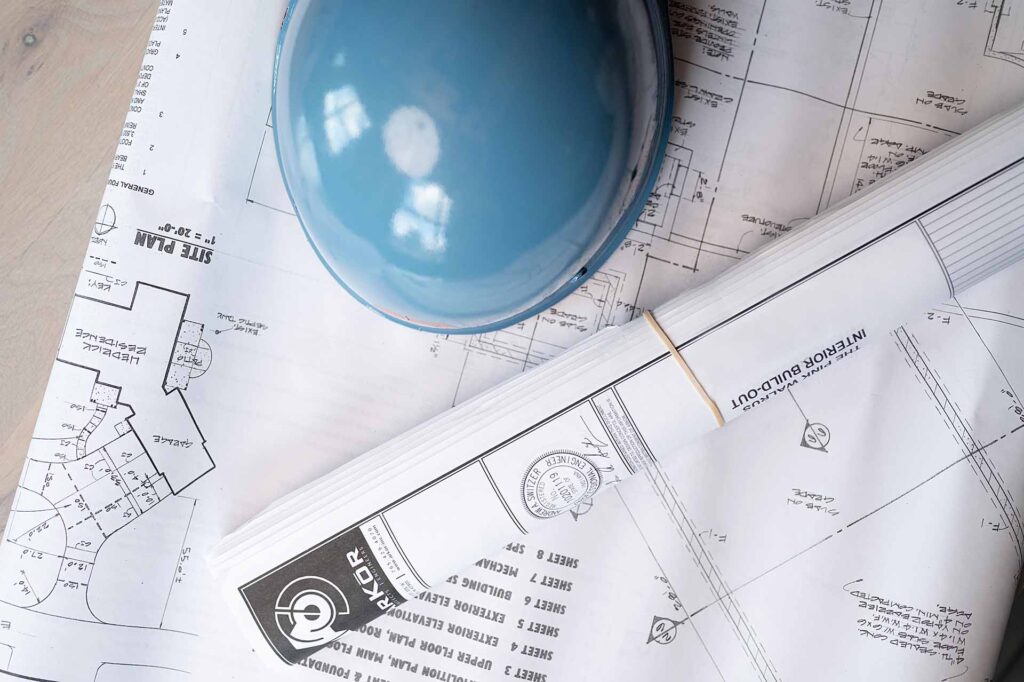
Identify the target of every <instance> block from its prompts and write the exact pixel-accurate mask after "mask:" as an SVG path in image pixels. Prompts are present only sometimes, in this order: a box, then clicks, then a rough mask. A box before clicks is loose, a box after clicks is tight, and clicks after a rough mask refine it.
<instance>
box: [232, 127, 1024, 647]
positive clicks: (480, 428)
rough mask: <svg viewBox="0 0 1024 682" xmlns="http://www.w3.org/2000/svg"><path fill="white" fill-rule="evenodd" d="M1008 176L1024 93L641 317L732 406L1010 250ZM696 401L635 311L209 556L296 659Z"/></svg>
mask: <svg viewBox="0 0 1024 682" xmlns="http://www.w3.org/2000/svg"><path fill="white" fill-rule="evenodd" d="M954 164H955V165H954ZM954 169H955V170H954ZM1022 189H1024V108H1020V109H1017V110H1014V111H1012V112H1011V113H1008V114H1006V115H1004V116H1000V117H996V118H994V119H992V120H991V121H988V122H986V123H985V124H983V125H981V126H978V127H977V128H975V129H974V130H971V131H970V132H969V133H967V134H965V135H963V136H962V137H960V138H959V139H957V140H955V141H952V142H950V143H948V144H946V145H945V146H943V147H942V148H941V149H939V150H936V151H934V152H932V153H931V154H930V155H929V156H928V157H927V158H926V159H923V160H922V161H921V162H919V163H917V164H915V165H914V166H913V167H912V168H908V169H907V170H906V172H904V173H901V174H899V175H898V176H894V177H892V178H891V179H889V180H887V181H886V182H885V184H884V187H883V186H879V187H878V188H877V189H873V190H872V191H870V192H866V193H865V194H864V195H862V196H861V197H860V198H859V199H857V200H855V201H852V202H849V203H847V204H846V205H845V206H843V207H842V208H837V209H833V210H831V211H829V212H827V214H824V215H822V216H820V217H818V218H815V219H813V220H811V221H810V222H809V223H808V224H807V225H806V227H804V228H803V229H802V230H800V231H799V232H794V233H793V234H791V235H788V236H787V237H785V238H784V239H780V240H779V241H778V242H777V243H776V244H774V245H772V246H771V247H770V248H767V249H764V250H762V251H760V252H758V253H757V254H754V255H751V256H750V257H748V258H747V259H746V260H745V261H744V262H742V263H741V264H739V265H737V266H735V267H734V268H733V269H731V270H729V271H728V272H726V273H724V274H722V275H720V276H719V277H718V278H716V279H715V280H713V281H711V282H708V283H707V284H705V285H704V286H702V287H700V288H698V289H695V290H694V291H692V292H688V293H686V294H683V295H681V296H679V297H677V298H675V299H672V300H671V301H669V302H668V303H666V304H664V305H663V306H661V307H659V308H658V309H657V311H656V314H657V315H658V317H659V318H660V319H661V324H662V326H663V328H664V329H665V331H666V332H667V334H668V335H669V337H671V338H672V339H674V343H676V344H677V347H678V348H680V349H681V350H682V351H683V352H684V353H685V354H686V356H687V357H688V359H689V363H690V364H692V365H693V367H695V368H696V371H697V372H698V373H699V375H700V376H701V382H702V384H703V385H704V386H705V387H706V388H707V390H708V392H709V393H710V394H711V395H714V396H719V400H722V399H724V400H726V401H728V402H726V403H725V404H724V405H723V406H724V407H725V408H726V413H725V414H726V415H727V417H729V418H731V417H735V416H738V415H740V414H743V413H744V411H746V410H748V409H749V408H751V407H753V406H756V405H760V404H763V403H765V402H766V401H768V400H769V399H771V398H773V397H777V396H780V395H783V394H784V393H785V392H786V391H787V390H790V389H791V388H792V387H793V386H795V385H797V384H798V383H799V382H806V381H808V380H811V379H812V377H814V376H815V375H816V374H817V373H819V372H823V371H824V370H827V369H828V368H829V367H831V366H834V365H837V364H838V363H839V362H841V361H844V360H846V359H847V358H850V357H852V356H853V354H854V353H856V352H857V351H858V350H860V349H861V347H862V345H864V344H867V343H868V342H869V339H871V338H872V337H874V336H876V335H878V334H880V333H881V334H884V333H885V331H887V330H888V328H889V326H890V325H893V324H896V321H897V320H900V319H903V316H904V315H911V314H913V313H912V311H915V310H918V309H921V308H923V307H924V306H925V302H926V301H929V300H932V301H936V302H938V301H941V300H942V299H943V298H944V297H946V296H955V295H957V294H963V293H964V292H965V290H966V288H967V287H968V285H969V284H971V283H974V282H979V281H983V280H984V278H986V277H987V276H988V275H990V274H993V273H995V272H997V271H998V270H999V269H1000V268H1001V267H1002V266H1004V265H1008V264H1010V265H1012V264H1013V263H1014V262H1015V260H1016V259H1017V258H1019V256H1021V255H1024V197H1022V191H1021V190H1022ZM810 311H814V314H813V315H812V314H811V313H810ZM709 416H710V415H709V410H708V408H707V407H706V406H705V405H704V404H703V403H702V401H701V399H700V398H699V397H698V395H697V392H696V391H695V390H694V389H693V387H692V386H690V385H689V384H688V383H687V382H685V381H681V380H680V377H679V368H678V367H677V366H676V364H675V363H674V361H673V359H672V357H671V356H670V355H669V353H668V352H667V351H666V350H665V348H664V346H663V345H662V344H661V343H660V339H657V338H656V337H655V336H654V335H653V334H652V332H651V329H649V328H648V326H647V325H646V324H645V323H644V322H642V321H640V320H637V321H634V322H632V323H630V324H629V325H627V326H624V327H621V328H615V329H608V330H605V331H604V332H602V333H600V334H598V335H596V336H595V337H594V338H592V339H590V340H588V341H587V342H585V343H582V344H580V345H579V346H577V347H576V348H574V349H572V350H570V351H569V352H567V353H566V354H564V355H563V356H561V357H559V358H557V359H555V360H552V361H551V362H550V363H549V364H547V365H545V366H544V367H542V368H539V369H537V370H535V371H534V372H532V373H529V374H527V375H526V376H524V377H522V378H519V379H516V380H513V381H509V382H506V383H505V384H502V385H501V386H500V387H497V388H495V389H494V390H491V391H489V392H486V393H484V394H482V395H480V396H478V397H477V398H474V399H472V400H470V401H467V402H466V403H464V404H463V405H460V406H458V407H457V408H455V409H453V410H451V411H450V412H447V413H446V414H444V415H442V416H440V417H438V418H436V419H433V420H431V421H429V422H427V423H425V424H423V425H422V426H420V427H418V428H416V429H413V430H412V431H410V432H408V433H406V434H403V435H402V436H401V437H399V438H396V439H394V440H392V441H390V442H388V443H386V444H384V445H382V446H380V447H379V448H376V449H374V450H372V451H370V452H369V453H367V454H366V455H365V456H363V457H361V458H359V459H358V460H356V461H355V462H352V463H351V464H350V465H347V466H343V467H340V468H339V469H337V470H336V471H335V472H332V473H331V474H330V475H329V476H325V477H323V478H322V479H320V480H319V481H316V482H315V483H313V484H311V485H309V486H306V487H305V488H302V489H300V490H298V491H296V492H295V493H292V494H291V495H289V496H288V497H286V498H285V499H283V500H281V501H280V502H277V503H276V504H275V505H274V507H273V508H272V509H270V510H268V511H267V512H266V513H264V514H262V515H260V516H258V517H257V518H256V519H254V520H253V521H252V522H251V523H249V524H247V525H246V526H244V527H242V528H241V529H240V530H239V531H237V532H236V533H233V534H232V535H231V536H229V537H228V538H227V539H226V540H225V541H224V543H222V545H221V546H219V547H218V548H217V549H216V550H215V555H214V557H212V563H213V565H214V566H215V567H216V569H217V571H218V572H219V573H221V574H222V575H221V580H222V582H223V583H224V589H225V593H226V594H225V596H226V597H227V601H228V603H229V604H231V605H232V606H233V607H235V609H236V610H237V611H238V612H239V614H240V615H241V617H242V618H241V620H242V621H243V622H248V625H249V628H248V629H249V630H250V635H251V636H252V638H253V639H254V640H255V641H257V642H258V643H259V642H260V639H262V640H264V642H265V643H266V645H267V647H268V648H271V649H272V650H273V652H274V653H276V654H277V655H278V656H279V657H280V658H281V659H282V660H283V661H285V662H287V663H296V662H298V661H299V660H301V659H303V658H305V657H307V656H309V655H310V654H311V653H314V652H316V651H317V650H318V649H319V648H322V647H324V646H326V645H327V644H328V643H329V642H331V641H332V640H334V639H336V638H337V637H339V636H340V635H342V634H344V633H345V632H347V631H349V630H354V629H357V628H359V627H361V626H363V625H366V624H368V623H369V622H371V621H374V619H376V618H379V617H381V616H382V615H384V614H385V613H386V612H387V611H389V610H391V609H393V608H396V607H397V606H399V605H400V604H401V603H402V602H403V601H405V600H406V599H410V598H413V597H415V596H416V595H418V594H419V593H420V592H423V591H424V590H427V589H429V588H431V587H433V586H435V585H439V584H441V583H442V582H443V581H444V580H445V578H446V577H448V576H449V575H451V574H452V573H454V572H455V571H458V570H461V569H462V568H464V567H465V566H466V565H469V564H471V563H472V562H473V560H474V559H475V558H476V557H479V556H480V555H482V554H485V553H488V552H490V551H493V550H494V549H496V548H498V547H500V546H501V545H502V544H503V543H504V542H505V541H507V540H509V539H520V538H522V536H523V535H526V534H527V533H529V532H531V531H534V530H536V529H538V528H539V527H540V525H541V524H542V522H543V521H545V520H547V519H550V518H552V517H555V516H557V515H559V514H562V513H565V512H569V511H571V510H572V509H574V508H576V507H578V506H579V505H581V504H600V502H599V501H597V500H594V499H593V498H594V496H595V495H596V494H597V493H599V492H600V491H601V490H603V489H605V488H608V487H611V486H614V485H615V484H617V483H620V482H622V481H624V480H625V479H628V478H629V477H630V476H632V475H634V474H636V473H637V472H639V471H641V470H643V469H645V468H646V467H648V466H649V465H651V464H654V463H658V462H664V461H666V460H668V459H670V458H671V456H672V454H673V453H674V452H676V451H678V450H679V449H680V448H681V447H683V446H685V445H686V444H688V443H689V442H690V441H692V440H694V439H695V438H696V437H697V436H699V435H701V434H704V433H707V432H708V431H710V430H711V428H712V427H713V424H708V421H709ZM311 510H312V511H311ZM246 616H249V619H248V620H247V619H246Z"/></svg>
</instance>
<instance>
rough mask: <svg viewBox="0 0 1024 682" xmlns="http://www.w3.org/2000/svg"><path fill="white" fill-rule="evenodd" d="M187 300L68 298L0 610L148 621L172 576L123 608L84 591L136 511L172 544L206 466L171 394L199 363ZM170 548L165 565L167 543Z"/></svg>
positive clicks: (178, 398)
mask: <svg viewBox="0 0 1024 682" xmlns="http://www.w3.org/2000/svg"><path fill="white" fill-rule="evenodd" d="M187 302H188V296H187V295H185V294H181V293H178V292H173V291H169V290H166V289H162V288H159V287H154V286H152V285H148V284H138V285H136V288H135V296H134V297H133V299H132V301H131V304H130V305H128V306H125V307H122V306H117V305H112V304H109V303H106V302H103V301H100V300H98V299H92V298H87V297H82V296H79V297H77V298H76V300H75V303H74V305H73V306H72V310H71V314H70V315H69V318H68V323H67V326H66V327H65V330H64V338H63V339H62V341H61V346H60V350H59V351H58V356H57V362H56V364H55V366H54V374H55V376H56V377H57V379H56V381H57V383H58V384H59V385H60V386H61V393H60V395H59V397H58V398H57V399H55V400H51V401H48V402H47V406H46V407H45V408H44V410H43V413H42V414H41V416H40V421H39V425H38V427H37V430H36V435H35V436H34V437H33V439H32V445H31V448H30V451H29V454H28V459H27V462H26V466H25V470H24V472H23V473H22V477H21V481H20V483H19V486H18V489H17V493H16V496H15V500H14V504H13V509H12V512H11V520H10V523H9V525H8V528H7V533H6V535H5V536H4V540H3V544H2V546H0V547H2V548H0V553H2V556H3V558H4V560H3V561H2V562H0V563H2V565H3V567H4V568H3V570H4V577H3V578H2V579H0V590H2V591H0V599H2V600H3V601H4V602H6V603H8V604H11V605H14V606H19V607H22V608H29V609H33V610H36V611H40V612H44V613H48V614H51V615H57V616H61V617H66V618H74V619H78V620H85V621H96V622H103V623H115V624H126V625H146V626H149V627H160V626H161V624H162V617H163V613H162V609H163V607H164V606H165V604H166V598H169V592H170V590H171V589H173V582H168V583H167V584H164V585H159V584H152V583H151V584H149V585H148V586H141V585H139V586H138V588H139V589H140V590H141V591H142V592H141V593H140V594H139V595H136V597H137V601H135V604H134V606H132V607H131V608H129V609H126V608H125V605H124V604H123V603H121V602H119V601H115V602H112V603H111V602H109V597H110V596H111V594H112V593H111V591H110V590H107V589H96V588H95V587H94V584H104V585H105V586H106V587H118V583H119V582H120V580H121V577H120V575H119V572H118V570H117V568H116V565H117V564H116V562H114V563H111V562H110V561H105V560H104V557H105V556H106V554H109V553H110V552H109V550H106V551H105V548H106V547H107V546H108V543H113V544H118V543H120V542H122V538H123V537H125V536H126V535H130V534H131V533H130V528H131V526H132V524H134V523H136V522H137V521H139V520H141V519H142V518H144V517H145V518H146V519H147V520H149V519H153V521H152V522H153V523H157V522H159V524H160V525H161V526H162V527H163V528H164V529H165V530H169V529H170V528H172V527H176V528H177V532H178V533H180V535H179V537H180V538H181V541H182V542H183V541H184V537H185V535H186V533H187V531H188V526H189V524H190V522H191V517H192V514H193V512H194V508H195V504H196V500H195V499H193V498H190V497H188V496H183V495H181V493H182V492H183V491H184V490H185V489H186V488H188V486H189V485H191V484H192V483H193V482H195V481H196V480H197V479H199V478H201V477H202V476H204V475H205V474H207V473H209V472H210V471H212V470H213V468H214V464H213V460H212V459H211V457H210V454H209V453H208V452H207V450H206V446H205V440H204V438H203V434H202V432H201V431H200V430H199V427H198V425H197V424H196V422H195V420H194V418H193V417H192V413H191V411H190V410H189V407H188V404H187V403H186V402H185V398H184V395H183V393H182V391H183V390H184V389H185V388H187V387H188V381H189V379H190V378H194V377H197V376H200V375H201V374H202V372H203V371H205V369H206V367H207V365H208V359H209V347H208V346H207V345H206V344H205V342H204V341H203V340H202V338H201V337H202V325H199V324H197V323H195V322H192V321H190V320H186V319H185V317H184V315H185V309H186V306H187ZM157 517H158V518H159V521H157V520H156V519H157ZM170 551H171V552H172V554H171V556H170V557H169V560H170V561H171V562H174V561H177V559H178V556H177V553H178V548H177V547H174V548H173V550H170ZM108 564H111V565H109V566H108ZM104 569H105V570H104ZM172 578H173V569H168V570H167V573H166V576H165V580H167V581H170V580H171V579H172ZM154 582H155V581H154ZM125 587H126V586H124V585H122V586H120V587H119V588H118V589H117V590H116V591H115V592H114V593H116V594H118V595H123V594H124V588H125ZM147 594H149V595H150V596H148V598H147V596H146V595H147Z"/></svg>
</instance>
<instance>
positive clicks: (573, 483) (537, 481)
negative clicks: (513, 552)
mask: <svg viewBox="0 0 1024 682" xmlns="http://www.w3.org/2000/svg"><path fill="white" fill-rule="evenodd" d="M600 487H601V472H600V471H598V470H597V467H595V466H594V465H593V464H591V463H590V461H589V460H588V459H587V458H586V457H584V456H583V455H580V454H577V453H575V452H571V451H569V450H556V451H554V452H550V453H548V454H546V455H544V456H543V457H541V458H540V459H538V460H537V461H536V462H534V463H533V465H532V466H531V467H530V469H529V470H528V471H527V472H526V476H524V477H523V504H524V505H525V506H526V509H527V511H529V512H530V513H531V514H533V515H534V516H536V517H538V518H542V519H546V518H550V517H552V516H557V515H559V514H561V513H562V512H564V511H565V510H567V509H572V508H573V507H575V506H576V505H578V504H580V503H581V502H583V501H585V500H588V499H590V497H591V496H592V495H593V494H594V493H596V492H597V490H598V488H600Z"/></svg>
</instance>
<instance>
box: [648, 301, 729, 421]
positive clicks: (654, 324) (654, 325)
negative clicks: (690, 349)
mask: <svg viewBox="0 0 1024 682" xmlns="http://www.w3.org/2000/svg"><path fill="white" fill-rule="evenodd" d="M644 319H645V320H647V324H649V325H651V329H653V330H654V333H655V334H657V335H658V338H659V339H661V341H662V343H664V344H665V347H666V348H668V352H669V353H671V354H672V357H674V358H675V359H676V362H678V363H679V366H680V367H682V368H683V371H684V372H686V378H687V379H689V380H690V385H692V386H693V390H695V391H697V395H699V396H700V397H701V400H703V401H704V404H705V405H707V406H708V409H709V410H711V414H712V415H713V416H714V417H715V421H716V422H718V425H719V426H723V425H724V424H725V419H724V418H723V417H722V411H721V410H720V409H718V405H717V404H716V403H715V401H714V399H712V397H711V396H709V395H708V392H707V391H705V390H704V386H703V385H701V383H700V380H699V379H697V375H696V374H694V373H693V370H692V369H690V366H689V365H688V364H686V360H684V359H683V356H682V355H681V354H680V353H679V349H678V348H676V345H675V344H674V343H672V339H670V338H668V334H666V333H665V330H664V329H662V328H661V325H660V324H658V321H657V320H655V319H654V315H653V314H652V313H651V311H650V310H645V311H644Z"/></svg>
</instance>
